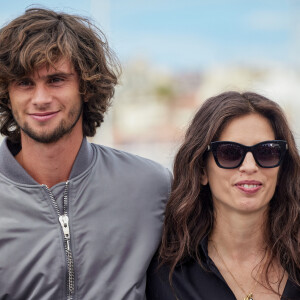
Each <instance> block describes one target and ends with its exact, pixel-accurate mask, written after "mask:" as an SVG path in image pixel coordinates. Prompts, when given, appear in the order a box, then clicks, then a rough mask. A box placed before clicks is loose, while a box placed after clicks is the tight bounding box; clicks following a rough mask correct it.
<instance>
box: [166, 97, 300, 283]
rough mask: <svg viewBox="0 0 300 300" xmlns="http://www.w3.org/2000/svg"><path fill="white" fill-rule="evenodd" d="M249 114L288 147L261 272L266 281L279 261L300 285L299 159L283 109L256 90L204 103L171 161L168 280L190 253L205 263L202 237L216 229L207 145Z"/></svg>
mask: <svg viewBox="0 0 300 300" xmlns="http://www.w3.org/2000/svg"><path fill="white" fill-rule="evenodd" d="M251 113H257V114H260V115H261V116H263V117H265V118H267V119H268V120H269V121H270V123H271V125H272V128H273V130H274V133H275V138H276V139H279V140H286V141H287V143H288V147H289V148H288V151H287V153H286V155H285V158H284V161H283V163H282V165H281V167H280V171H279V176H278V183H279V184H278V187H277V189H276V191H275V194H274V196H273V198H272V199H271V201H270V208H269V215H268V222H267V228H266V232H265V235H266V241H267V246H268V250H269V252H270V255H269V256H268V261H267V267H266V269H265V271H264V276H265V279H266V283H267V285H268V286H269V288H270V287H271V285H270V282H269V280H268V271H269V268H270V267H271V264H272V261H274V260H276V261H279V262H280V263H281V265H282V267H283V268H284V269H285V270H286V271H287V272H288V274H289V276H290V278H291V279H292V280H293V281H294V282H295V283H296V284H297V285H298V286H300V273H299V270H300V159H299V153H298V150H297V147H296V144H295V141H294V138H293V134H292V132H291V130H290V128H289V126H288V123H287V120H286V118H285V116H284V113H283V112H282V110H281V108H280V107H279V106H278V104H276V103H275V102H273V101H271V100H269V99H267V98H265V97H263V96H261V95H258V94H255V93H249V92H247V93H243V94H240V93H237V92H225V93H223V94H220V95H218V96H216V97H212V98H210V99H208V100H207V101H205V102H204V104H203V105H202V107H201V108H200V109H199V111H198V112H197V113H196V115H195V117H194V119H193V121H192V123H191V125H190V126H189V128H188V130H187V132H186V135H185V139H184V142H183V144H182V146H181V147H180V149H179V151H178V153H177V156H176V158H175V163H174V182H173V187H172V192H171V197H170V200H169V202H168V204H167V208H166V214H165V224H164V231H163V238H162V245H161V248H160V261H161V264H168V265H170V274H169V280H170V282H171V284H172V274H173V272H174V269H175V267H176V265H177V264H178V263H179V262H181V261H183V260H184V259H185V258H188V257H192V258H194V259H195V260H197V261H198V263H199V264H200V265H202V266H203V264H202V261H201V255H200V253H199V244H200V241H201V240H202V239H203V238H205V237H207V236H209V235H210V233H211V232H212V229H213V227H214V208H213V204H212V197H211V191H210V189H209V185H206V186H203V185H201V183H200V182H201V177H202V176H203V170H204V168H205V165H206V156H207V146H208V145H209V144H210V142H212V141H216V140H218V137H219V136H220V134H221V132H222V130H223V129H224V126H226V124H228V122H230V121H231V120H232V119H234V118H237V117H239V116H244V115H247V114H251Z"/></svg>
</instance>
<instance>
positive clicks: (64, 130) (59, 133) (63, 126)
mask: <svg viewBox="0 0 300 300" xmlns="http://www.w3.org/2000/svg"><path fill="white" fill-rule="evenodd" d="M81 115H82V105H80V108H76V107H75V108H73V109H72V110H70V112H69V114H68V119H67V120H62V121H61V122H60V123H59V125H58V126H57V127H56V128H55V129H54V130H53V131H52V132H41V133H38V132H36V131H35V130H34V129H33V128H31V127H30V126H29V124H28V122H25V123H24V125H23V126H20V124H19V122H18V121H17V120H18V117H17V114H14V113H13V116H14V119H15V121H16V123H17V124H18V126H19V127H20V129H21V131H23V132H24V133H25V134H26V135H27V136H29V137H30V138H31V139H33V140H34V141H36V142H38V143H42V144H51V143H55V142H57V141H58V140H60V139H61V138H62V137H64V136H65V135H67V134H69V133H70V132H71V131H72V130H73V128H74V127H75V125H76V124H77V122H78V121H79V119H80V117H81ZM69 120H74V121H73V122H71V123H69V122H68V121H69Z"/></svg>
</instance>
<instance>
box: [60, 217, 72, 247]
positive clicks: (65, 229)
mask: <svg viewBox="0 0 300 300" xmlns="http://www.w3.org/2000/svg"><path fill="white" fill-rule="evenodd" d="M58 220H59V223H60V225H61V227H62V230H63V233H64V237H65V239H66V240H67V245H68V250H70V243H69V241H70V227H69V217H68V216H67V215H61V216H59V218H58Z"/></svg>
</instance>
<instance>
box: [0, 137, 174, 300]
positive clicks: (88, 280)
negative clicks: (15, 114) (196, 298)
mask: <svg viewBox="0 0 300 300" xmlns="http://www.w3.org/2000/svg"><path fill="white" fill-rule="evenodd" d="M9 149H10V150H9ZM16 151H17V150H16V149H15V146H12V145H11V144H10V143H9V142H8V141H7V139H5V140H4V142H3V143H2V144H1V146H0V299H5V300H60V299H61V300H66V299H74V300H98V299H99V300H125V299H126V300H143V299H145V295H144V292H145V276H146V275H145V273H146V269H147V267H148V265H149V262H150V260H151V257H152V256H153V254H154V252H155V250H156V249H157V247H158V244H159V240H160V235H161V230H162V222H163V212H164V208H165V204H166V201H167V198H168V196H169V193H170V185H171V183H170V182H171V176H170V172H169V171H168V170H167V169H165V168H163V167H162V166H160V165H159V164H157V163H155V162H153V161H150V160H147V159H144V158H140V157H138V156H134V155H131V154H128V153H125V152H122V151H117V150H114V149H111V148H107V147H103V146H99V145H94V144H90V143H88V142H87V141H86V139H84V140H83V142H82V145H81V148H80V151H79V153H78V155H77V158H76V161H75V163H74V165H73V168H72V172H71V175H70V179H69V182H68V185H67V186H66V183H65V182H62V183H58V184H57V185H55V186H54V187H52V188H51V189H48V188H47V187H46V186H42V185H40V184H38V183H37V182H36V181H35V180H34V179H33V178H32V177H31V176H29V174H28V173H27V172H26V171H25V170H24V169H23V168H22V167H21V166H20V165H19V164H18V162H17V161H16V160H15V159H14V157H13V154H12V153H14V152H15V153H16ZM64 191H66V196H67V206H66V207H65V208H64V207H63V194H64ZM64 213H65V215H67V216H68V218H69V223H68V227H67V226H65V227H66V228H64V229H68V230H69V234H70V236H68V233H66V232H65V231H64V230H62V229H63V227H62V226H63V224H64V223H60V222H59V218H58V217H59V215H63V214H64ZM61 224H62V225H61ZM68 263H69V264H68ZM71 271H72V272H71ZM72 274H73V275H74V279H73V275H72ZM70 282H71V285H70ZM72 284H73V285H72ZM70 290H71V293H70ZM68 294H69V296H67V295H68Z"/></svg>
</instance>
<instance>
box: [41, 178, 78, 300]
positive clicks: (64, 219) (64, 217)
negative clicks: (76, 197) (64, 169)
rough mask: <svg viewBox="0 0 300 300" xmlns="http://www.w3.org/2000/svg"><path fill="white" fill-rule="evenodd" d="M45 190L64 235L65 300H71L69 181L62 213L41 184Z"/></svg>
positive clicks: (72, 275) (72, 291)
mask: <svg viewBox="0 0 300 300" xmlns="http://www.w3.org/2000/svg"><path fill="white" fill-rule="evenodd" d="M43 186H44V187H45V188H46V190H47V192H48V194H49V197H50V199H51V201H52V203H53V205H54V208H55V210H56V213H57V215H58V221H59V224H60V225H61V228H62V232H63V235H64V248H65V253H66V259H67V281H66V282H67V300H72V299H73V295H74V289H75V277H74V262H73V255H72V250H71V243H70V241H71V236H70V227H69V217H68V189H69V181H66V185H65V189H64V195H63V213H61V212H60V210H59V207H58V205H57V202H56V200H55V198H54V195H53V194H52V192H51V190H50V189H49V188H48V186H47V185H45V184H43Z"/></svg>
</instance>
